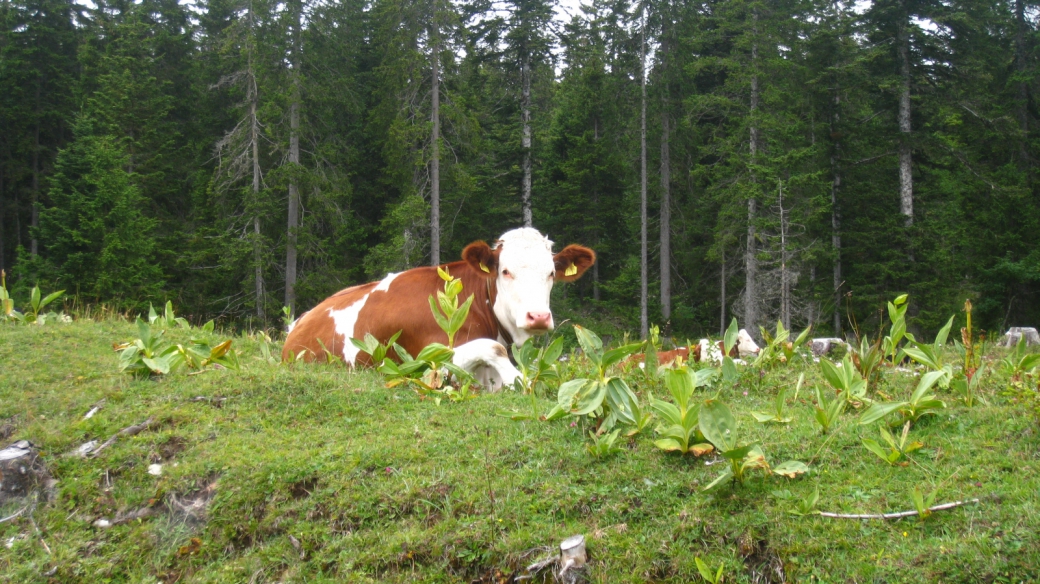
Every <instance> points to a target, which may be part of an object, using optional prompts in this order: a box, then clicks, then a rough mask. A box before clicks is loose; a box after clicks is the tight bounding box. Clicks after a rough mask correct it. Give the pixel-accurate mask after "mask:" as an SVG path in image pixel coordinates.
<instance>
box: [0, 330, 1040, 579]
mask: <svg viewBox="0 0 1040 584" xmlns="http://www.w3.org/2000/svg"><path fill="white" fill-rule="evenodd" d="M149 328H150V329H151V330H153V331H155V332H156V333H158V331H159V330H165V331H166V333H165V335H166V336H165V337H164V339H165V340H167V341H168V342H169V343H171V344H181V345H182V346H190V343H191V339H192V338H195V339H196V340H197V341H199V342H200V345H199V346H203V345H204V346H206V347H209V348H211V349H212V348H216V347H219V346H221V343H222V342H223V341H225V340H231V344H230V346H228V345H226V344H225V345H223V346H224V347H225V349H227V353H226V354H224V356H223V358H224V359H227V358H228V357H229V356H230V357H233V361H229V362H224V364H221V363H220V362H216V361H214V362H210V363H207V364H204V365H203V364H202V360H200V361H199V362H197V363H195V367H194V368H193V367H187V366H183V367H180V368H179V370H172V371H170V372H169V373H167V374H163V375H154V374H147V373H146V374H143V375H141V374H138V375H132V374H130V373H128V372H126V371H120V370H119V366H120V353H119V352H117V351H114V350H113V345H114V344H115V345H118V344H119V343H125V342H127V341H132V340H134V339H137V338H140V336H141V330H142V329H140V328H139V326H138V325H137V324H135V323H133V322H130V321H128V320H127V319H126V318H124V317H119V316H118V315H101V314H94V315H90V314H83V315H79V316H77V317H75V318H74V319H73V320H72V322H71V323H63V322H61V321H60V319H51V320H50V321H48V322H45V324H43V325H42V326H39V325H31V324H20V323H16V322H0V363H2V364H3V366H2V367H0V435H2V436H3V437H4V438H3V440H2V441H0V448H2V447H4V446H7V445H10V444H12V443H14V442H15V441H18V440H28V441H30V442H31V443H32V444H33V445H34V446H35V448H36V449H38V458H37V461H38V463H39V464H40V465H42V467H44V468H46V471H47V472H48V473H49V474H50V476H51V477H53V479H55V480H56V483H52V484H51V485H50V486H49V488H48V487H47V486H40V487H38V488H36V489H34V490H33V492H32V493H31V494H30V495H29V496H28V497H23V498H15V499H7V500H5V501H4V502H3V503H2V505H0V519H4V521H3V522H2V523H0V545H3V547H2V548H0V580H2V581H6V582H91V583H98V582H164V583H172V582H199V583H201V582H214V583H216V582H229V583H230V582H250V583H261V582H488V583H491V582H496V583H497V582H514V581H535V582H538V581H552V580H553V577H552V576H551V573H550V572H551V571H550V570H544V571H542V572H540V573H537V574H531V575H532V576H533V577H532V578H530V579H527V580H524V577H525V576H527V575H528V574H527V570H526V568H527V567H528V566H529V565H531V564H533V563H535V562H537V561H539V560H541V559H543V558H546V557H551V556H552V555H553V554H554V553H555V550H556V549H557V546H558V545H559V543H560V542H561V541H562V540H563V539H565V538H567V537H568V536H571V535H576V534H582V535H584V536H585V539H586V545H587V550H588V556H589V563H588V565H587V567H586V569H585V570H584V572H582V573H580V574H577V577H578V579H580V580H584V581H588V582H697V581H708V580H710V579H714V578H715V576H716V575H717V574H718V573H719V572H718V570H719V569H720V568H721V581H725V582H816V581H819V582H1029V581H1036V578H1037V574H1040V551H1038V550H1040V519H1038V517H1040V496H1038V493H1040V463H1038V460H1037V458H1038V453H1040V435H1038V432H1037V418H1036V409H1035V407H1036V398H1035V395H1036V380H1035V378H1034V377H1032V375H1031V371H1032V369H1024V366H1028V365H1032V364H1033V363H1034V360H1030V359H1029V358H1028V356H1029V354H1028V353H1023V352H1017V353H1016V352H1015V351H1014V350H1009V349H1002V348H998V347H995V346H994V345H993V344H992V343H989V344H985V345H981V346H979V347H976V350H977V351H978V352H979V355H977V356H976V357H974V358H977V359H978V362H979V363H980V364H982V365H984V368H983V369H980V370H979V372H978V374H977V375H978V377H977V378H975V379H974V383H972V384H971V388H970V389H971V391H972V393H970V394H968V393H966V391H967V389H968V388H967V387H966V386H962V385H961V384H959V382H958V380H960V379H963V378H965V377H966V376H965V375H964V372H963V370H962V369H963V366H964V365H963V364H964V363H965V355H964V347H963V345H961V344H960V343H959V342H951V343H949V344H946V345H943V346H941V347H940V349H941V350H940V351H939V353H938V354H935V355H932V357H934V358H938V359H940V360H942V365H943V366H944V367H948V370H949V371H950V376H949V378H948V379H945V380H944V379H939V380H938V382H937V383H935V384H934V386H932V387H930V388H929V389H928V391H927V392H926V393H929V394H930V395H929V396H927V397H929V398H931V397H932V395H931V394H934V399H932V401H940V402H941V406H942V407H940V406H939V405H936V404H932V407H931V408H930V409H928V410H927V411H923V412H922V411H916V412H914V411H913V407H910V408H909V410H908V408H907V407H901V408H900V407H893V408H890V411H889V412H888V413H887V414H885V415H883V416H881V417H880V418H879V419H877V420H872V421H870V423H861V421H863V420H864V417H865V415H866V414H867V413H868V411H870V409H871V408H872V407H875V406H877V405H878V404H882V405H883V404H892V403H900V400H903V401H907V400H909V397H910V396H911V394H912V393H913V392H914V390H915V388H918V387H920V384H921V381H922V379H924V378H926V377H927V376H928V375H929V373H930V372H931V371H932V369H930V368H929V367H927V366H925V365H921V364H919V363H918V362H917V361H907V362H905V363H898V362H897V363H896V365H898V366H893V365H892V364H891V363H890V361H891V360H892V359H891V355H890V356H889V357H890V358H889V359H888V360H887V361H886V360H885V359H882V360H881V362H880V363H878V364H877V366H876V369H875V370H874V371H873V373H872V374H868V376H867V378H866V379H863V378H862V377H860V376H859V375H853V376H850V379H851V381H852V382H853V384H856V383H859V382H860V381H862V383H863V385H862V388H855V387H853V388H848V389H847V391H846V392H844V394H843V392H842V391H839V390H838V389H837V388H835V387H834V383H833V382H834V379H833V378H832V376H830V375H829V374H828V372H827V369H826V368H825V366H824V365H822V364H821V363H820V362H817V361H815V360H814V359H813V357H812V355H811V353H809V352H807V351H806V350H805V349H804V348H802V349H797V348H795V350H793V352H791V353H790V355H788V354H786V353H784V352H783V351H782V349H783V348H784V345H783V344H782V343H781V344H777V345H775V347H774V349H775V350H774V351H773V353H772V355H771V356H770V358H769V359H768V360H766V361H762V362H759V363H757V364H751V363H749V364H744V365H739V364H738V365H735V366H733V364H732V363H730V364H727V365H723V366H721V367H718V368H717V369H718V370H717V371H715V372H711V373H703V374H699V373H698V371H700V370H704V369H705V368H708V367H709V365H707V364H705V365H700V364H691V365H690V368H689V370H688V374H689V375H690V376H691V377H690V379H694V378H696V379H699V380H700V382H699V383H701V382H703V383H701V384H700V385H699V386H697V387H695V390H694V392H693V394H692V396H691V404H693V403H694V402H696V403H697V404H701V405H700V406H699V407H700V408H701V410H702V412H701V413H703V409H704V408H705V405H706V404H715V405H717V404H725V405H726V407H727V409H728V410H729V411H731V412H732V415H733V417H734V420H735V423H736V427H735V428H730V429H731V430H732V432H733V435H732V436H734V438H733V440H734V441H735V442H734V443H733V444H730V446H732V447H734V448H733V449H738V447H741V446H744V445H752V444H753V445H757V450H754V449H752V450H751V451H750V452H741V453H739V455H737V456H734V457H731V458H733V460H734V461H736V462H737V463H739V464H744V463H747V462H748V461H751V459H752V458H754V457H753V456H751V455H753V454H755V453H756V452H757V453H761V454H762V456H763V459H762V460H757V459H756V460H757V462H756V463H755V464H750V465H745V466H746V469H747V472H746V475H744V476H742V479H743V481H742V482H735V481H732V480H729V479H726V480H723V481H721V482H717V484H716V485H715V488H712V489H710V490H705V487H707V486H709V485H711V484H712V483H713V481H715V480H716V477H718V476H719V475H720V473H722V472H724V469H727V468H734V467H733V466H731V460H730V459H728V458H726V457H724V456H720V455H719V454H718V452H719V451H720V450H721V451H726V450H727V449H726V448H725V447H723V446H722V445H720V444H716V445H715V446H716V448H714V449H713V451H711V452H707V453H703V454H701V455H700V456H694V454H693V452H692V451H691V452H690V453H687V454H678V453H676V452H669V451H666V450H664V449H662V448H661V447H659V446H660V444H658V441H660V440H662V439H663V435H662V434H660V433H659V432H658V430H661V431H662V432H663V431H664V428H663V426H664V422H663V420H664V418H663V417H662V414H661V413H660V412H662V411H664V409H665V408H664V406H662V405H661V404H662V403H666V402H667V403H671V404H673V405H675V402H676V401H677V400H676V398H675V396H674V395H675V393H674V391H671V387H670V386H668V385H666V383H665V381H666V378H667V376H668V375H669V374H668V373H667V371H662V372H661V375H658V374H657V372H656V371H654V370H653V369H654V368H653V367H650V368H649V369H650V371H649V372H647V371H645V370H642V369H639V368H638V367H629V366H623V365H621V364H617V365H610V366H609V367H606V369H605V370H604V371H605V373H606V375H607V376H608V377H611V378H615V379H620V380H624V381H625V383H626V385H627V386H628V387H629V388H630V389H631V392H632V394H633V395H635V396H636V397H637V400H638V403H640V404H642V412H641V413H640V415H641V416H642V417H643V422H642V423H641V424H639V425H637V426H633V425H625V424H623V423H621V422H620V421H619V422H618V424H617V426H616V427H615V429H617V430H620V432H619V433H617V434H616V435H615V439H614V441H613V442H612V443H610V444H608V443H606V438H605V437H606V436H609V435H610V434H611V433H612V432H607V431H606V430H609V428H607V427H606V425H604V421H605V420H604V418H605V415H606V413H607V412H605V411H604V409H602V408H601V409H600V410H598V411H597V412H592V413H590V414H588V415H581V416H575V415H569V414H567V413H566V412H563V414H562V415H558V416H549V417H558V418H560V419H555V420H552V421H544V420H542V419H539V415H538V414H539V412H540V413H541V414H542V417H544V416H545V414H548V413H549V412H551V411H552V410H553V408H554V405H558V404H559V403H560V402H559V400H558V399H557V388H558V386H559V384H560V382H561V381H562V382H566V381H568V380H573V379H575V378H582V377H589V378H591V379H595V378H596V376H597V375H599V372H597V371H596V367H595V366H594V364H593V363H591V359H590V355H589V354H588V352H585V354H580V353H579V352H577V351H575V350H574V349H573V348H570V349H568V350H566V351H565V352H564V354H565V355H567V356H568V357H569V359H568V360H567V361H564V362H559V361H557V362H555V364H554V369H553V371H554V374H555V379H556V381H552V380H551V379H550V380H549V381H548V382H546V383H543V384H541V385H540V386H539V387H538V388H537V389H536V390H535V391H533V392H530V393H528V392H524V391H511V390H506V391H503V392H501V393H495V394H491V393H483V392H479V391H477V392H472V393H469V394H468V395H467V394H461V395H460V394H458V393H454V394H452V395H447V396H445V399H435V397H436V396H431V395H430V393H429V392H421V391H416V389H415V387H416V385H415V384H413V383H398V384H396V385H394V386H393V387H386V385H387V378H386V377H384V375H382V374H380V373H379V372H377V371H374V370H370V369H369V370H358V371H354V370H351V369H348V368H345V367H343V366H341V365H339V364H336V363H331V364H305V363H294V364H282V363H279V362H278V361H277V360H276V359H273V358H270V356H271V355H272V354H273V355H278V354H279V350H280V347H279V346H278V344H277V342H274V341H271V340H270V338H269V337H267V336H266V335H265V334H264V333H259V332H255V333H249V334H231V333H225V332H222V331H220V330H219V329H218V330H213V329H207V330H203V329H201V328H199V327H194V328H188V327H184V326H178V325H177V324H176V323H174V322H172V321H169V322H167V321H164V320H161V319H160V320H158V321H156V322H155V323H153V324H152V325H151V326H150V327H149ZM556 335H557V336H559V337H566V338H568V339H569V341H568V346H570V347H573V344H574V343H573V339H574V336H575V328H573V327H571V326H565V327H561V329H560V330H558V331H557V333H556ZM953 336H957V335H952V336H951V337H953ZM792 337H793V335H792ZM951 341H953V339H952V338H951ZM906 346H907V347H909V346H910V345H906ZM853 352H855V351H853ZM832 358H833V360H834V361H835V363H842V362H843V360H844V362H845V363H846V365H845V366H843V367H837V368H835V370H838V371H845V372H848V373H852V370H851V367H850V366H849V365H848V364H850V363H852V362H853V361H852V360H851V358H849V359H845V358H844V357H843V356H841V355H835V356H832ZM824 359H826V358H824ZM857 359H858V354H857ZM1023 359H1025V361H1023ZM729 367H734V368H733V369H728V368H729ZM684 375H685V373H684ZM698 376H699V377H698ZM932 377H933V378H934V377H937V376H932ZM547 378H548V377H547ZM800 378H801V383H800V384H799V379H800ZM673 381H674V379H673ZM839 381H840V380H839ZM943 381H946V382H948V387H942V382H943ZM817 388H818V391H817ZM651 395H652V396H654V398H653V399H654V400H658V402H657V403H658V406H657V407H656V408H655V407H652V403H653V402H652V401H651V397H650V396H651ZM778 396H780V397H781V399H780V400H777V397H778ZM836 399H842V400H844V401H843V405H842V407H841V408H840V410H838V411H834V412H831V413H832V414H833V419H831V420H830V422H831V424H830V427H829V428H828V431H827V432H824V431H823V430H822V428H821V425H820V422H819V420H818V415H819V414H818V412H817V409H818V408H820V409H823V407H824V406H826V404H827V403H831V402H833V400H836ZM820 401H822V402H824V403H822V404H821V403H818V402H820ZM910 401H913V400H910ZM604 403H605V404H606V402H604ZM921 403H923V402H921ZM918 405H920V404H918ZM603 407H604V408H605V407H606V406H603ZM692 407H693V406H692V405H691V408H692ZM711 407H715V406H714V405H713V406H711ZM879 407H880V406H879ZM691 411H694V410H691ZM752 412H759V413H760V414H761V415H760V416H758V417H760V418H763V419H766V420H768V419H769V418H770V416H772V417H773V418H774V419H773V420H772V421H765V422H760V421H758V420H757V419H756V416H755V415H753V414H752ZM88 414H90V415H89V416H88ZM773 414H775V415H773ZM824 414H826V413H824ZM915 414H917V415H919V417H917V419H915V420H912V418H913V417H914V416H915ZM622 417H623V416H622ZM788 418H789V419H788ZM785 420H786V421H785ZM904 420H912V423H911V424H910V426H909V428H908V430H907V433H906V435H905V436H904V435H903V430H904V428H905V427H906V425H905V423H904ZM596 424H600V425H601V427H603V429H604V430H605V431H604V432H603V433H601V435H600V436H599V437H598V438H590V435H589V433H590V431H592V430H594V428H595V425H596ZM608 425H609V423H608ZM134 426H138V429H139V430H140V431H139V432H136V433H134V432H126V433H124V434H122V435H120V431H121V430H124V429H127V428H132V427H134ZM703 428H704V419H703V416H702V418H701V424H700V426H698V427H697V428H696V432H694V431H693V430H691V432H693V433H692V434H691V435H690V436H691V438H693V439H694V440H693V441H694V442H697V441H699V440H700V438H702V437H703V436H702V433H700V430H701V429H703ZM634 430H638V431H637V432H634V433H633V431H634ZM883 430H886V431H890V432H891V435H892V437H893V439H894V440H895V442H896V445H897V446H896V448H892V447H890V446H889V445H888V444H887V442H886V440H885V437H884V432H883ZM630 433H632V435H630V436H629V435H628V434H630ZM704 434H711V432H706V433H704ZM113 436H114V437H115V440H114V441H113V442H111V443H110V445H108V446H106V447H104V448H102V449H98V444H102V443H105V441H106V440H108V439H109V438H111V437H113ZM903 438H905V440H903ZM93 440H96V441H98V444H95V445H94V446H93V452H91V453H88V454H86V455H85V456H84V455H80V454H77V453H76V451H77V449H79V448H81V447H82V446H83V445H84V444H85V443H89V442H90V441H93ZM871 441H874V442H875V443H876V445H878V448H877V450H878V452H874V450H875V449H874V448H871V447H868V446H866V445H865V444H867V443H869V442H871ZM709 442H710V441H709ZM745 450H747V449H745ZM883 454H884V455H886V456H888V455H892V454H894V456H892V457H891V458H889V459H885V458H883V456H882V455H883ZM745 456H747V457H745ZM787 460H797V461H799V462H801V463H804V465H805V466H806V467H807V469H808V471H807V472H797V473H791V474H792V475H793V476H794V478H788V477H785V476H780V475H778V474H776V473H773V472H770V471H771V470H775V469H776V468H777V467H778V466H780V463H781V462H783V461H787ZM762 463H764V464H762ZM739 464H738V466H739ZM976 499H977V501H975V502H971V503H968V504H964V505H960V506H957V507H954V508H950V509H944V510H938V511H934V512H928V511H927V510H926V509H922V507H921V504H922V503H923V504H924V507H931V506H933V505H939V504H942V503H948V502H967V501H973V500H976ZM902 511H916V512H914V513H911V514H910V516H907V517H903V518H900V519H852V518H845V517H832V516H825V515H821V512H823V513H828V514H836V515H841V514H846V515H851V514H885V513H893V512H902ZM12 515H14V517H12V518H9V519H8V517H9V516H12ZM698 560H699V561H700V564H701V566H700V568H701V569H698V568H699V566H698ZM704 568H707V570H704Z"/></svg>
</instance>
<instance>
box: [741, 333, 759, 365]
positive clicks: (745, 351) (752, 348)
mask: <svg viewBox="0 0 1040 584" xmlns="http://www.w3.org/2000/svg"><path fill="white" fill-rule="evenodd" d="M761 350H762V349H761V348H759V346H758V344H757V343H755V339H753V338H751V335H749V334H748V332H747V329H740V332H738V333H737V351H738V352H739V353H740V358H741V359H746V358H748V357H751V356H754V355H757V354H758V353H759V351H761Z"/></svg>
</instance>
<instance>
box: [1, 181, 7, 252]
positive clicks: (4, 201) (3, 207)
mask: <svg viewBox="0 0 1040 584" xmlns="http://www.w3.org/2000/svg"><path fill="white" fill-rule="evenodd" d="M6 210H7V199H5V198H4V166H3V164H0V271H3V270H4V268H5V265H4V237H5V236H6V233H5V232H4V223H5V222H6V221H7V215H6V213H5V211H6Z"/></svg>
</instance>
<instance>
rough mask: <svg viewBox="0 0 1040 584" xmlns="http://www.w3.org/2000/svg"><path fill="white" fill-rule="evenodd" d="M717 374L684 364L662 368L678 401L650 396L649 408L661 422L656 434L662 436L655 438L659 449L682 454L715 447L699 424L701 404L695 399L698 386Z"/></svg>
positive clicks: (698, 452) (673, 396)
mask: <svg viewBox="0 0 1040 584" xmlns="http://www.w3.org/2000/svg"><path fill="white" fill-rule="evenodd" d="M715 373H716V371H715V370H714V369H700V370H698V371H691V370H690V368H689V367H687V366H685V365H681V366H679V367H675V368H667V369H663V370H662V371H661V376H662V377H663V378H664V384H665V386H666V387H667V388H668V391H669V392H670V393H671V394H672V400H674V402H675V403H669V402H666V401H664V400H659V399H656V398H654V396H653V395H651V396H650V408H651V409H653V410H654V412H656V413H657V415H658V417H660V418H661V421H662V423H661V425H659V426H658V427H657V433H658V434H659V435H660V436H661V438H659V439H658V440H655V441H654V444H655V445H656V446H657V447H658V448H660V449H661V450H667V451H669V452H678V453H679V454H686V453H687V452H690V453H692V454H693V455H694V456H700V455H702V454H704V453H706V452H711V451H712V450H713V447H712V445H711V444H708V440H707V439H706V438H705V437H704V434H702V433H701V431H700V428H699V427H698V425H697V418H698V414H699V413H700V404H699V403H697V402H696V401H695V400H694V399H693V392H694V390H695V389H697V388H698V387H702V386H704V385H707V384H708V382H709V381H711V378H712V377H714V376H715Z"/></svg>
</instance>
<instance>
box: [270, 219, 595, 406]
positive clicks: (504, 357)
mask: <svg viewBox="0 0 1040 584" xmlns="http://www.w3.org/2000/svg"><path fill="white" fill-rule="evenodd" d="M595 261H596V254H595V253H593V251H592V250H591V249H588V248H586V247H582V246H580V245H568V246H567V247H565V248H564V249H563V250H561V251H560V252H559V253H557V254H555V255H553V253H552V242H551V241H549V239H548V238H547V237H545V236H544V235H542V234H541V233H539V232H538V231H537V230H535V229H532V228H529V227H526V228H520V229H514V230H512V231H508V232H506V233H505V234H503V235H502V237H501V238H499V239H498V241H496V242H495V244H494V246H493V247H492V246H489V245H488V244H487V243H485V242H483V241H477V242H474V243H471V244H469V245H468V246H466V248H465V249H464V250H463V251H462V261H457V262H452V263H449V264H447V265H445V266H444V267H445V268H446V269H447V270H448V272H449V273H450V274H451V275H452V276H454V277H456V278H458V279H459V280H461V281H462V294H461V295H460V297H461V298H462V299H465V298H468V297H469V295H470V294H473V295H474V299H473V304H472V306H471V307H470V312H469V316H468V317H467V319H466V322H465V324H463V326H462V329H460V330H459V332H458V333H457V334H456V336H455V344H456V347H455V357H454V359H453V362H454V363H455V364H456V365H458V366H459V367H462V368H463V369H465V370H467V371H470V372H471V373H473V374H474V375H475V376H476V377H477V379H478V380H481V381H482V383H484V384H485V385H491V386H497V385H500V384H505V385H509V384H511V383H512V382H513V380H514V379H515V378H516V377H517V376H518V375H519V372H518V371H517V370H516V368H515V367H514V366H513V365H512V363H510V361H509V357H508V353H507V351H506V346H508V345H509V344H510V343H513V342H515V343H518V344H522V343H523V342H524V341H526V340H527V339H528V338H530V337H531V336H534V335H539V334H543V333H546V332H548V331H550V330H552V329H553V327H554V326H555V323H554V322H553V317H552V311H551V310H550V309H549V292H550V291H551V290H552V287H553V283H554V282H569V281H572V280H577V279H578V278H580V277H581V275H582V274H583V273H584V272H585V270H587V269H588V268H589V267H591V266H592V264H593V263H594V262H595ZM442 287H443V281H442V280H441V278H440V276H438V275H437V268H435V267H422V268H414V269H411V270H407V271H405V272H400V273H397V274H389V275H387V276H386V277H385V278H383V279H382V280H381V281H379V282H370V283H368V284H362V285H360V286H354V287H351V288H347V289H345V290H341V291H339V292H337V293H335V294H333V295H332V296H330V297H329V298H327V299H325V300H324V301H323V302H322V303H321V304H319V305H318V306H316V307H314V308H313V309H312V310H310V311H309V312H307V313H305V314H304V315H303V316H301V317H300V318H299V319H297V320H296V322H294V323H293V324H292V325H291V326H290V328H289V336H288V338H286V340H285V346H284V347H283V348H282V360H291V359H292V358H293V356H295V355H299V354H300V353H301V352H302V353H303V356H304V359H306V360H308V361H310V360H313V359H315V358H320V357H322V356H324V355H325V350H326V349H327V350H328V351H329V352H330V353H332V354H333V355H336V356H338V357H341V358H342V359H343V361H344V362H346V363H348V364H350V365H357V364H369V363H368V355H366V354H365V353H361V352H360V351H358V349H357V348H356V347H355V346H354V345H353V343H351V342H350V341H349V340H348V339H349V338H355V339H362V338H364V337H365V334H366V333H371V334H372V335H373V336H374V337H375V338H377V339H379V341H380V342H382V343H385V342H386V341H387V340H388V339H389V338H390V337H391V336H392V335H393V334H394V333H396V332H397V331H401V336H400V337H398V339H397V343H398V344H400V345H401V346H402V347H404V349H405V350H407V351H408V353H410V354H412V355H416V354H418V353H419V351H420V350H422V349H423V347H425V346H427V345H429V344H430V343H435V342H436V343H445V344H446V343H447V342H448V337H447V335H445V333H444V331H442V330H441V329H440V327H438V326H437V322H436V321H435V320H434V319H433V315H432V313H431V312H430V304H429V301H428V298H429V296H430V295H434V294H436V293H437V291H438V290H441V289H442ZM323 346H324V347H323Z"/></svg>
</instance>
